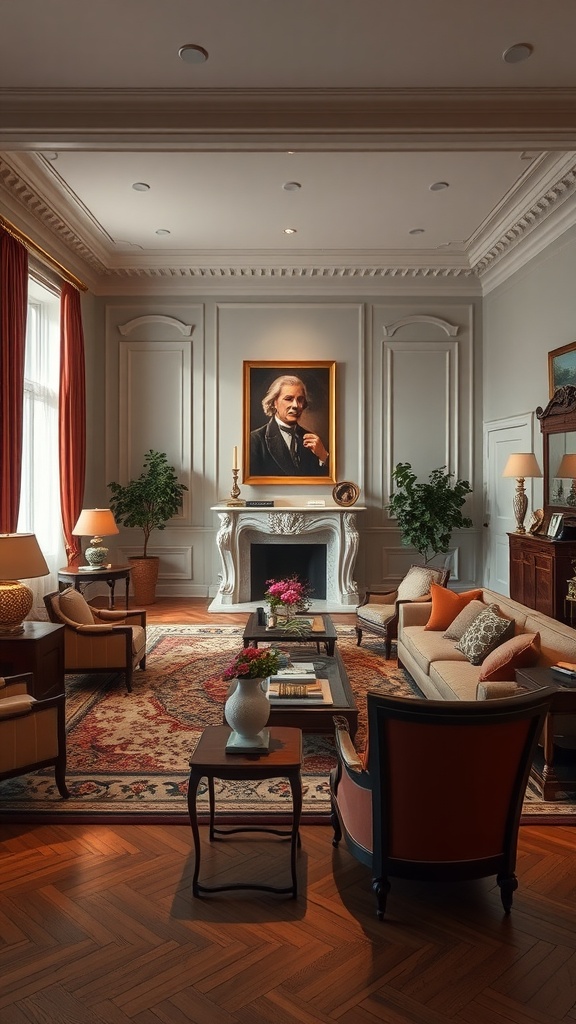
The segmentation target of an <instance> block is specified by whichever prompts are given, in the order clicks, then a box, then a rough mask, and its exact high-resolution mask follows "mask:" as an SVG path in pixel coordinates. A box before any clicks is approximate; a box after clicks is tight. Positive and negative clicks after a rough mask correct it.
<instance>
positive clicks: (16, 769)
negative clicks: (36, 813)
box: [0, 672, 70, 800]
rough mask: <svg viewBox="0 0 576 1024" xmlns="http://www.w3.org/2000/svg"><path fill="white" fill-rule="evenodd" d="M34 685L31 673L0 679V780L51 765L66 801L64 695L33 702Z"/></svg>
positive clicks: (67, 795) (59, 790)
mask: <svg viewBox="0 0 576 1024" xmlns="http://www.w3.org/2000/svg"><path fill="white" fill-rule="evenodd" d="M33 682H34V676H33V674H32V673H31V672H22V673H20V674H19V675H13V676H6V677H5V678H4V679H0V684H2V685H0V779H11V778H14V777H15V776H16V775H26V774H27V773H28V772H32V771H37V770H38V769H39V768H49V767H50V766H51V765H54V773H55V778H56V785H57V787H58V792H59V793H60V795H61V796H62V797H63V799H65V800H66V799H67V798H68V797H69V796H70V793H69V792H68V789H67V786H66V696H65V694H63V693H59V694H57V695H56V696H55V697H47V698H46V700H36V699H35V698H34V696H33V692H32V691H33Z"/></svg>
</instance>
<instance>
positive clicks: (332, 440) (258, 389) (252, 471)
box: [242, 359, 336, 486]
mask: <svg viewBox="0 0 576 1024" xmlns="http://www.w3.org/2000/svg"><path fill="white" fill-rule="evenodd" d="M243 376H244V406H243V441H244V443H243V458H242V481H243V483H246V484H256V485H259V484H262V485H268V486H270V485H272V484H288V485H292V486H294V485H300V486H301V485H302V484H305V485H309V484H312V485H314V484H335V483H336V363H335V361H334V360H291V361H287V360H285V359H284V360H280V359H271V360H264V361H263V360H258V361H255V360H254V361H252V360H246V361H245V362H244V364H243ZM283 377H289V378H293V379H294V378H295V379H297V381H300V382H301V385H302V386H303V390H304V402H305V406H304V410H303V412H302V413H301V417H300V416H299V417H298V420H297V423H294V427H295V430H296V431H297V444H298V454H297V456H296V459H294V460H293V459H292V456H291V454H290V448H289V442H288V441H286V440H285V438H286V437H288V438H289V437H290V434H289V432H287V431H285V432H284V433H282V432H281V430H280V429H279V424H278V422H277V419H276V415H275V411H274V410H275V409H276V403H277V400H278V397H279V395H280V393H281V389H283V393H284V394H288V393H289V391H290V385H288V384H281V383H279V381H280V379H281V378H283ZM293 386H294V387H295V388H296V389H297V392H301V391H302V387H301V386H300V385H298V384H294V385H293ZM275 392H278V394H275ZM264 404H265V405H266V407H267V410H268V411H267V412H265V411H264ZM300 419H301V421H302V422H300ZM305 435H308V438H307V439H305ZM311 438H316V439H318V440H317V441H314V442H312V441H311ZM312 444H314V446H315V447H316V448H317V449H318V451H319V452H321V453H324V452H327V453H328V454H327V458H326V459H322V458H321V457H320V456H319V455H316V453H315V451H313V450H312V447H311V445H312Z"/></svg>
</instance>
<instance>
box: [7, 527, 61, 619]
mask: <svg viewBox="0 0 576 1024" xmlns="http://www.w3.org/2000/svg"><path fill="white" fill-rule="evenodd" d="M49 572H50V569H49V568H48V566H47V565H46V559H45V558H44V555H43V554H42V552H41V550H40V547H39V545H38V541H37V540H36V536H35V534H33V533H1V534H0V636H15V635H17V634H19V633H23V632H24V626H23V622H24V619H25V618H26V616H27V615H29V614H30V609H31V608H32V604H33V601H34V595H33V594H32V591H31V590H30V587H27V586H26V584H25V583H22V580H31V579H36V578H37V577H38V576H48V574H49Z"/></svg>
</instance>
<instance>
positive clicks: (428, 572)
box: [397, 565, 444, 601]
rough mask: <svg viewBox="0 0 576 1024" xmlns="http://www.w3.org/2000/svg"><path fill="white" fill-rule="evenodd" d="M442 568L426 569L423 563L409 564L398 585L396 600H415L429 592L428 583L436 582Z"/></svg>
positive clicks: (442, 571)
mask: <svg viewBox="0 0 576 1024" xmlns="http://www.w3.org/2000/svg"><path fill="white" fill-rule="evenodd" d="M443 573H444V569H428V568H427V567H426V566H424V565H411V566H410V568H409V569H408V572H407V573H406V575H405V577H404V579H403V580H402V581H401V583H399V585H398V598H397V599H398V601H415V600H416V598H418V597H424V595H425V594H429V593H430V584H431V583H438V582H439V581H440V580H441V579H442V576H443Z"/></svg>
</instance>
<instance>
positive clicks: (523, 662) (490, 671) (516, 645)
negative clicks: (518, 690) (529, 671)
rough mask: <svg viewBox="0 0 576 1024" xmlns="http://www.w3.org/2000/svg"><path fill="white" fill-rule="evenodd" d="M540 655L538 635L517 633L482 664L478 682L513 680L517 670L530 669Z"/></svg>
mask: <svg viewBox="0 0 576 1024" xmlns="http://www.w3.org/2000/svg"><path fill="white" fill-rule="evenodd" d="M539 654H540V633H519V634H518V636H513V637H512V639H511V640H507V641H506V643H504V644H500V646H499V647H497V648H496V650H495V651H492V653H491V654H489V655H488V657H487V658H486V660H485V661H483V662H482V671H481V672H480V675H479V676H478V682H479V683H484V682H488V681H489V682H493V681H499V680H506V681H508V680H511V679H514V672H515V670H516V669H517V668H530V666H531V665H535V664H536V662H537V661H538V656H539Z"/></svg>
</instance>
